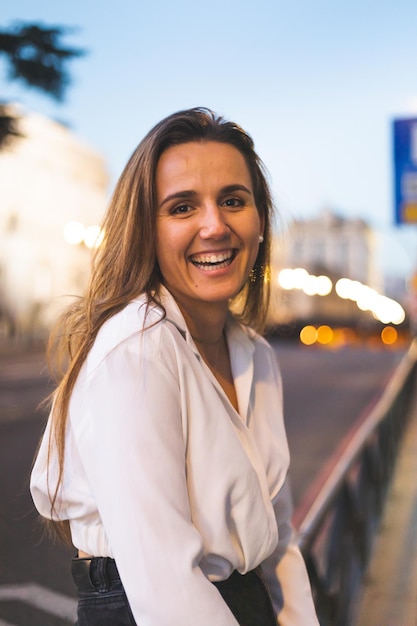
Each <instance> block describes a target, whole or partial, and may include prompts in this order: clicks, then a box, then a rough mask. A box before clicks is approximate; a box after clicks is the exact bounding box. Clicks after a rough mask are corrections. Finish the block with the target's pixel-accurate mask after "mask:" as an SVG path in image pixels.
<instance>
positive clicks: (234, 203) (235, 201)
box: [223, 198, 243, 208]
mask: <svg viewBox="0 0 417 626" xmlns="http://www.w3.org/2000/svg"><path fill="white" fill-rule="evenodd" d="M223 205H224V206H226V207H232V208H235V207H240V206H242V205H243V201H242V200H241V199H240V198H227V200H225V201H224V202H223Z"/></svg>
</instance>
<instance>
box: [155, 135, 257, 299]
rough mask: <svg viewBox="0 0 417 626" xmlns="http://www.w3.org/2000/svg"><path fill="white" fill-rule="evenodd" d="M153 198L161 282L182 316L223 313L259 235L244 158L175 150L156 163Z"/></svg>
mask: <svg viewBox="0 0 417 626" xmlns="http://www.w3.org/2000/svg"><path fill="white" fill-rule="evenodd" d="M156 192H157V204H158V207H157V222H156V255H157V259H158V263H159V268H160V270H161V273H162V277H163V283H164V284H165V286H166V287H167V288H168V289H169V291H170V292H171V293H172V294H173V296H174V297H175V299H176V300H177V301H178V303H179V305H180V306H182V307H184V308H185V309H186V310H189V311H192V310H193V308H194V309H195V307H198V306H201V305H204V306H205V305H207V304H209V303H210V304H214V303H218V304H219V305H221V306H222V307H227V306H228V301H229V299H230V298H232V297H233V296H235V295H236V294H237V293H238V292H239V291H240V289H241V288H242V286H243V284H244V283H245V282H246V280H247V278H248V276H249V273H250V271H251V269H252V267H253V265H254V263H255V260H256V257H257V254H258V248H259V235H260V234H262V229H263V223H262V220H261V218H260V216H259V213H258V210H257V207H256V205H255V198H254V195H253V187H252V181H251V176H250V173H249V170H248V167H247V165H246V162H245V159H244V157H243V156H242V154H241V153H240V152H239V151H238V150H237V149H236V148H234V147H233V146H231V145H229V144H223V143H218V142H215V141H207V142H190V143H184V144H180V145H178V146H173V147H171V148H168V149H167V150H166V151H165V152H163V154H162V155H161V157H160V159H159V162H158V165H157V168H156ZM190 307H191V308H190Z"/></svg>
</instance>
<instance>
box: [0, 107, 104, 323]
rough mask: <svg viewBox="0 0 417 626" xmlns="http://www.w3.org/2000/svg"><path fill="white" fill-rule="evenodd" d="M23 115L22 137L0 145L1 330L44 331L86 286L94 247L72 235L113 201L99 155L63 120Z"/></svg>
mask: <svg viewBox="0 0 417 626" xmlns="http://www.w3.org/2000/svg"><path fill="white" fill-rule="evenodd" d="M17 115H18V116H19V117H20V122H19V132H20V133H21V135H22V136H21V137H18V138H15V139H13V140H12V141H11V142H10V145H7V146H6V147H5V148H3V149H2V150H0V324H1V325H0V334H2V335H5V334H13V333H19V334H33V333H37V332H41V331H42V330H43V329H45V328H47V327H48V326H49V325H50V323H51V321H52V319H54V318H55V316H56V314H57V311H58V310H59V309H60V308H61V307H62V306H63V305H64V304H66V303H67V302H68V297H73V296H74V295H79V294H80V293H81V292H82V291H83V289H84V286H85V284H86V279H87V277H88V273H89V265H90V250H89V249H88V247H87V246H86V245H85V242H83V241H82V234H81V235H80V236H79V237H78V239H77V238H74V237H73V238H72V239H71V238H69V239H68V233H70V234H71V225H72V231H73V234H74V229H75V230H77V228H78V233H80V229H81V231H82V230H83V229H84V230H85V229H87V228H88V227H90V226H94V225H97V224H100V222H101V220H102V217H103V214H104V210H105V207H106V204H107V186H108V176H107V171H106V167H105V164H104V161H103V159H102V157H101V156H100V155H99V154H98V153H97V152H95V151H94V150H92V149H91V148H90V147H88V146H87V145H85V144H84V143H83V142H82V141H80V139H79V138H78V137H76V135H75V134H74V133H72V132H71V131H70V130H69V129H68V128H66V127H64V126H63V125H61V124H59V123H57V122H54V121H52V120H50V119H48V118H46V117H43V116H41V115H38V114H32V113H29V114H26V113H24V114H23V113H21V112H20V111H17ZM68 225H70V226H68ZM85 232H87V231H85ZM89 232H90V233H91V229H90V231H89ZM65 233H66V234H67V240H68V241H72V244H71V243H70V242H68V241H66V239H65V237H64V234H65ZM74 244H75V245H74Z"/></svg>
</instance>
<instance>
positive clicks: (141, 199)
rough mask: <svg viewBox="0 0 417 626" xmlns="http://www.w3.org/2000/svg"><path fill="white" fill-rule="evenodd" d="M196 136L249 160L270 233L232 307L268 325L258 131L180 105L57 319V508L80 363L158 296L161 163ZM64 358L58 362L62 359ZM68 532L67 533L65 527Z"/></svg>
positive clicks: (118, 194) (117, 195) (148, 148)
mask: <svg viewBox="0 0 417 626" xmlns="http://www.w3.org/2000/svg"><path fill="white" fill-rule="evenodd" d="M193 141H217V142H220V143H226V144H230V145H232V146H234V147H235V148H236V149H237V150H239V152H240V153H241V154H242V155H243V157H244V158H245V161H246V164H247V166H248V169H249V172H250V175H251V178H252V184H253V191H254V197H255V202H256V206H257V209H258V212H259V214H260V216H261V218H262V219H263V221H264V232H263V236H264V241H263V243H262V244H261V245H260V246H259V252H258V256H257V259H256V261H255V265H254V267H253V270H252V272H251V275H250V277H249V279H248V281H247V283H246V285H245V286H244V288H243V289H242V291H241V293H240V294H239V296H238V298H237V304H236V302H235V306H234V307H233V311H234V314H235V315H236V316H237V317H238V318H239V319H240V320H241V322H242V323H244V324H248V325H251V326H252V327H254V328H256V329H257V330H259V331H262V329H263V327H264V324H265V318H266V312H267V307H268V303H269V264H270V247H271V219H272V209H273V205H272V199H271V194H270V191H269V187H268V184H267V181H266V175H265V170H264V166H263V164H262V161H261V160H260V159H259V157H258V155H257V154H256V152H255V150H254V143H253V141H252V139H251V137H250V136H249V135H248V134H247V133H246V132H245V131H244V130H242V128H240V127H239V126H238V125H237V124H235V123H233V122H229V121H227V120H225V119H224V118H222V117H220V116H217V115H216V114H215V113H213V112H212V111H210V110H209V109H206V108H193V109H188V110H185V111H180V112H178V113H174V114H173V115H170V116H169V117H167V118H165V119H164V120H162V121H161V122H159V123H158V124H157V125H156V126H155V127H154V128H153V129H152V130H151V131H150V132H149V133H148V134H147V135H146V136H145V138H144V139H143V140H142V141H141V143H140V144H139V146H138V147H137V148H136V150H135V151H134V153H133V154H132V156H131V158H130V159H129V161H128V163H127V165H126V167H125V169H124V171H123V172H122V174H121V176H120V179H119V181H118V183H117V185H116V187H115V190H114V193H113V196H112V199H111V202H110V204H109V208H108V211H107V214H106V216H105V219H104V222H103V231H104V239H103V241H102V243H101V245H100V246H99V248H98V249H97V251H96V253H95V255H94V257H93V261H92V272H91V279H90V283H89V286H88V288H87V291H86V293H85V295H84V297H82V298H80V299H79V300H78V301H76V302H75V303H73V304H72V305H70V307H69V308H68V309H67V310H66V311H65V313H64V314H63V315H62V316H61V318H60V319H59V320H58V323H57V325H56V326H55V328H54V330H53V332H52V334H51V338H50V342H49V349H48V352H49V355H50V357H51V358H50V362H51V363H54V365H52V367H53V369H54V371H55V372H56V371H58V372H60V380H59V383H58V386H57V388H56V390H55V393H54V394H53V396H52V399H53V429H52V436H51V440H50V450H51V446H54V447H56V449H57V451H58V458H59V476H58V481H57V485H56V487H55V489H54V490H52V492H51V509H52V513H53V512H55V509H56V501H57V495H58V491H59V487H60V484H61V482H62V476H63V467H64V453H65V426H66V419H67V412H68V404H69V399H70V396H71V392H72V390H73V387H74V384H75V381H76V379H77V376H78V374H79V372H80V369H81V366H82V364H83V363H84V360H85V359H86V356H87V354H88V352H89V350H90V349H91V347H92V345H93V343H94V341H95V338H96V336H97V333H98V331H99V329H100V328H101V327H102V325H103V324H104V323H105V322H106V320H108V319H109V318H110V317H112V316H113V315H115V313H117V312H118V311H120V310H121V309H122V308H123V307H125V306H126V305H127V304H128V302H130V301H131V300H132V299H134V298H135V297H137V296H139V295H140V294H142V293H146V294H147V295H148V298H149V299H150V300H153V301H155V302H157V303H158V290H159V288H160V285H161V281H162V278H161V275H160V272H159V268H158V262H157V258H156V252H155V229H156V206H157V204H156V191H155V171H156V166H157V163H158V160H159V158H160V156H161V154H162V153H163V152H164V150H166V149H167V148H169V147H170V146H175V145H179V144H183V143H188V142H193ZM56 365H58V368H57V367H56ZM66 538H68V535H66Z"/></svg>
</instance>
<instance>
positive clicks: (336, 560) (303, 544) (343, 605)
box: [294, 340, 417, 626]
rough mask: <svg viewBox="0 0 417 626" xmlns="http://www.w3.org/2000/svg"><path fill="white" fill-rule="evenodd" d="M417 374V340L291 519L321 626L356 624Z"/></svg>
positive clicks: (348, 625) (349, 625)
mask: <svg viewBox="0 0 417 626" xmlns="http://www.w3.org/2000/svg"><path fill="white" fill-rule="evenodd" d="M416 379H417V340H414V341H413V343H412V344H411V346H410V349H409V350H408V352H407V354H406V355H405V356H404V357H403V359H402V361H401V362H400V364H399V366H398V367H397V369H396V370H395V372H394V374H393V376H392V377H391V379H390V381H389V383H388V385H387V387H386V388H385V390H384V392H383V394H382V396H381V398H380V399H379V401H378V402H377V404H376V405H375V406H374V408H373V409H372V410H371V411H370V413H369V414H368V415H367V416H366V417H365V418H364V419H363V420H362V421H361V423H359V424H356V425H355V427H354V428H353V429H352V430H351V431H350V433H349V434H348V436H347V437H346V439H345V440H344V441H343V442H342V444H341V447H340V448H339V449H338V450H337V451H336V454H335V455H334V457H333V460H332V462H331V463H329V465H328V466H327V469H325V470H324V471H323V473H322V474H320V476H319V478H318V479H317V481H315V485H314V486H313V487H312V489H311V490H310V492H309V494H307V496H306V498H305V499H304V500H303V502H302V503H301V505H300V506H299V507H298V509H297V511H296V514H295V518H294V524H295V527H296V529H297V533H298V542H299V546H300V548H301V551H302V553H303V555H304V558H305V561H306V565H307V569H308V572H309V576H310V581H311V585H312V589H313V595H314V599H315V604H316V609H317V612H318V616H319V620H320V624H321V625H322V626H351V625H352V620H353V619H354V614H355V609H356V601H357V598H358V592H359V590H360V587H361V584H362V579H363V574H364V573H365V570H366V567H367V565H368V563H369V560H370V556H371V551H372V545H373V539H374V536H375V534H376V530H377V528H378V524H379V521H380V518H381V515H382V510H383V505H384V501H385V495H386V492H387V489H388V486H389V483H390V479H391V476H392V473H393V469H394V465H395V461H396V457H397V452H398V446H399V443H400V439H401V435H402V433H403V431H404V427H405V425H406V422H407V418H408V416H409V410H408V409H409V402H410V398H411V396H412V392H413V390H414V388H415V386H416V382H417V381H416Z"/></svg>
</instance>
